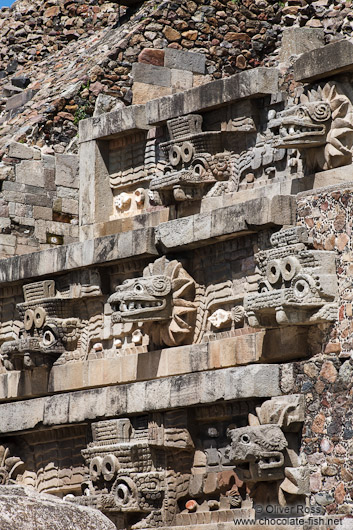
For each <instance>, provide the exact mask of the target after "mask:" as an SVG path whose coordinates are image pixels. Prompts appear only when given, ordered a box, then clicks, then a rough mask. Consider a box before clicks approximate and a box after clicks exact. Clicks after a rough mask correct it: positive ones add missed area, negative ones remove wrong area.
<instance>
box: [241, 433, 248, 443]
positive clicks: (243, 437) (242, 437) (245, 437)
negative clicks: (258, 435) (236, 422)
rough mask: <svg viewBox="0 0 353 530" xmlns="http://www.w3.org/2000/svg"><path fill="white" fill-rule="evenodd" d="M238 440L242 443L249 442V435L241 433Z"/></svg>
mask: <svg viewBox="0 0 353 530" xmlns="http://www.w3.org/2000/svg"><path fill="white" fill-rule="evenodd" d="M240 441H241V442H242V443H243V444H249V443H250V436H249V435H248V434H243V435H242V436H241V438H240Z"/></svg>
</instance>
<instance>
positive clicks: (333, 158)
mask: <svg viewBox="0 0 353 530" xmlns="http://www.w3.org/2000/svg"><path fill="white" fill-rule="evenodd" d="M347 92H348V91H347V87H344V86H343V85H340V84H339V83H336V82H333V81H331V82H328V83H326V84H325V85H323V86H319V87H318V88H317V89H312V90H309V91H308V92H307V94H302V96H301V97H300V100H299V103H298V104H297V105H294V106H292V107H290V108H288V109H285V110H284V111H282V112H280V113H278V114H277V116H276V117H275V118H273V119H272V120H271V121H270V122H269V127H270V128H271V129H272V130H273V131H274V132H278V137H277V140H276V142H275V145H276V146H277V147H279V148H285V149H299V151H301V152H302V154H303V156H304V158H305V162H306V166H307V169H308V170H309V171H317V170H325V169H332V168H336V167H339V166H344V165H346V164H351V162H352V146H353V106H352V101H351V94H350V97H348V96H347V94H346V93H347ZM350 92H351V90H349V92H348V93H350Z"/></svg>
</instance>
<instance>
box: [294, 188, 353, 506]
mask: <svg viewBox="0 0 353 530" xmlns="http://www.w3.org/2000/svg"><path fill="white" fill-rule="evenodd" d="M297 202H298V213H297V215H298V223H299V224H300V225H303V226H305V227H306V228H307V229H308V232H309V237H310V238H311V239H312V244H313V246H314V248H316V249H321V250H334V251H335V252H336V253H337V276H338V285H339V313H338V319H337V322H336V323H335V324H334V325H332V326H331V327H330V328H329V329H328V330H326V331H325V333H327V339H326V341H325V342H324V343H323V345H322V347H321V348H320V349H318V350H317V352H316V355H315V356H314V357H312V358H311V359H310V361H307V362H306V363H297V364H296V365H295V367H294V372H295V373H296V384H295V388H294V391H296V392H301V393H302V394H304V396H305V401H306V410H307V419H306V422H305V425H304V429H303V446H302V454H301V458H302V460H303V463H305V464H307V465H308V466H309V467H310V473H311V475H310V490H311V492H312V495H313V497H314V499H315V502H317V503H318V504H319V505H321V506H323V507H324V508H325V510H326V512H327V513H329V514H333V513H341V514H350V513H351V512H352V508H353V467H352V454H353V418H352V407H351V399H352V391H353V390H352V384H353V364H352V336H353V335H352V334H353V324H352V323H353V321H352V299H353V290H352V279H351V278H352V207H353V203H352V188H351V186H342V187H340V188H337V187H335V186H331V187H329V188H326V189H323V190H320V193H312V192H311V193H303V194H301V195H300V196H299V197H298V199H297Z"/></svg>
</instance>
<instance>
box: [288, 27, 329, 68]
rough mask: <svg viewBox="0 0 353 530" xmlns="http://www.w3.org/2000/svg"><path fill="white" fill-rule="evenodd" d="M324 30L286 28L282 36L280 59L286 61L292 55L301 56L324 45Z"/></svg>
mask: <svg viewBox="0 0 353 530" xmlns="http://www.w3.org/2000/svg"><path fill="white" fill-rule="evenodd" d="M324 35H325V32H324V30H323V29H321V28H320V29H317V28H306V27H304V28H297V27H292V28H285V29H284V30H283V35H282V46H281V50H280V59H281V60H282V61H286V60H288V59H289V57H290V56H291V55H301V54H302V53H305V52H310V51H311V50H315V49H316V48H321V47H322V46H323V45H324Z"/></svg>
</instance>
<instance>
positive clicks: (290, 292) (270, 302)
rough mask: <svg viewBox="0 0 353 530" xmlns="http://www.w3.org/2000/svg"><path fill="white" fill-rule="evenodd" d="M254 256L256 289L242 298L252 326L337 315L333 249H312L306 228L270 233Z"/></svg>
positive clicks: (309, 321)
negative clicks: (268, 243)
mask: <svg viewBox="0 0 353 530" xmlns="http://www.w3.org/2000/svg"><path fill="white" fill-rule="evenodd" d="M271 244H272V249H270V250H265V251H260V252H259V253H258V254H256V256H255V258H256V261H257V263H258V268H259V272H260V274H261V276H262V278H261V280H260V281H259V284H258V293H256V294H249V295H247V296H246V297H245V299H244V307H245V310H246V313H247V316H248V319H249V323H250V325H251V326H265V327H266V326H269V327H271V326H275V325H278V324H280V325H288V324H313V323H318V322H331V321H334V320H336V318H337V303H336V300H337V275H336V265H335V252H330V251H322V250H311V249H309V248H308V237H307V233H306V230H305V228H302V227H294V228H290V229H286V230H281V231H280V232H278V233H276V234H273V236H272V237H271Z"/></svg>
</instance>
